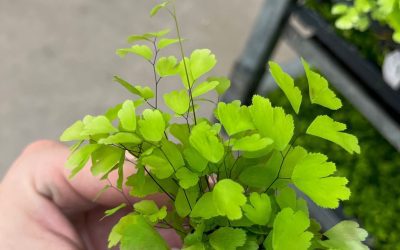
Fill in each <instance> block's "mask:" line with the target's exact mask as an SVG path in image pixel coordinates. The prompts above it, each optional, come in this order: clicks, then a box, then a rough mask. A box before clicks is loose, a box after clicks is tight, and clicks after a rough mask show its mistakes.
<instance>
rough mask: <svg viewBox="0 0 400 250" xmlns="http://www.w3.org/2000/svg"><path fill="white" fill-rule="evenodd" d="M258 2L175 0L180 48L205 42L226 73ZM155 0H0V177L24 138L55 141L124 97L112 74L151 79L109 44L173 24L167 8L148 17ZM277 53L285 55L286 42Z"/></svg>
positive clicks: (144, 66) (144, 67)
mask: <svg viewBox="0 0 400 250" xmlns="http://www.w3.org/2000/svg"><path fill="white" fill-rule="evenodd" d="M262 2H263V1H262V0H248V1H243V0H230V1H226V0H202V1H194V0H191V1H189V0H180V1H178V3H179V6H178V7H179V8H178V14H179V17H180V20H181V26H182V31H183V36H184V37H186V38H188V40H187V41H186V42H185V43H186V44H185V49H186V51H188V52H190V51H191V50H192V49H194V48H203V47H204V48H210V49H211V50H212V51H213V52H214V53H215V54H216V55H217V58H218V61H219V63H218V65H217V67H216V68H215V70H214V74H215V75H227V74H228V73H229V70H230V69H231V67H232V64H233V62H234V60H235V58H237V56H238V55H239V54H240V52H241V50H242V48H243V46H244V43H245V41H246V38H247V37H248V34H249V32H250V30H251V25H252V23H253V22H254V20H255V17H256V16H257V14H258V9H259V7H260V5H261V4H262ZM154 3H155V1H150V0H118V1H117V0H85V1H82V0H68V1H63V0H0V177H1V176H2V175H3V174H4V172H5V171H6V169H7V168H8V167H9V165H10V164H11V162H12V161H13V159H15V157H16V156H17V155H18V154H19V152H20V151H21V150H22V149H23V147H24V146H25V145H26V144H28V143H29V142H31V141H33V140H36V139H40V138H48V139H57V138H58V136H59V135H60V133H61V132H62V130H63V129H64V128H66V127H67V126H68V125H69V124H71V123H72V122H74V121H75V120H77V119H80V118H81V117H83V116H84V115H85V114H100V113H102V112H103V111H104V110H105V109H106V108H107V107H110V106H112V105H114V104H117V103H119V102H121V101H122V100H124V99H126V98H128V95H127V94H126V93H125V92H124V91H123V89H122V88H120V87H119V86H117V85H116V84H115V83H113V82H112V81H111V79H112V75H114V74H119V75H122V76H124V77H125V78H127V79H129V80H131V81H133V82H135V83H141V84H151V82H148V80H151V79H152V78H151V68H150V67H149V65H147V64H145V63H142V62H141V61H140V60H137V59H136V58H134V57H131V58H129V59H127V60H121V59H119V58H118V57H117V56H115V54H114V50H115V49H116V48H119V47H124V46H126V44H125V42H124V41H125V38H126V37H127V36H128V35H130V34H133V33H141V32H147V31H153V30H154V31H155V30H159V29H162V28H164V27H172V26H171V22H170V19H169V17H168V16H167V15H166V14H161V15H160V16H158V17H156V18H149V17H148V11H149V10H150V9H151V7H152V6H153V4H154ZM282 56H283V57H287V56H289V57H290V51H288V49H287V48H285V47H284V49H283V50H281V58H282ZM172 86H174V85H173V84H172V83H171V85H169V83H165V84H164V86H163V87H164V88H165V89H168V88H171V87H172ZM207 112H209V111H203V113H204V115H205V114H207Z"/></svg>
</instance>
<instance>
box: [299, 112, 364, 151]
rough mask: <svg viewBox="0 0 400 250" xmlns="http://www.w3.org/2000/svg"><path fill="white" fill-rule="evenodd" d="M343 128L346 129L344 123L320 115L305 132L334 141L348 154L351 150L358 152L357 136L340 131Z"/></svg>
mask: <svg viewBox="0 0 400 250" xmlns="http://www.w3.org/2000/svg"><path fill="white" fill-rule="evenodd" d="M344 130H346V124H344V123H340V122H336V121H334V120H333V119H332V118H330V117H329V116H327V115H320V116H317V117H316V118H315V119H314V121H313V122H312V123H311V124H310V126H309V127H308V128H307V131H306V133H307V134H309V135H314V136H317V137H320V138H323V139H325V140H328V141H331V142H334V143H336V144H337V145H339V146H341V147H342V148H343V149H345V150H346V151H347V152H349V153H350V154H353V152H355V153H357V154H359V153H360V151H361V150H360V146H359V145H358V139H357V137H355V136H354V135H351V134H348V133H344V132H342V131H344Z"/></svg>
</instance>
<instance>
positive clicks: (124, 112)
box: [118, 100, 136, 131]
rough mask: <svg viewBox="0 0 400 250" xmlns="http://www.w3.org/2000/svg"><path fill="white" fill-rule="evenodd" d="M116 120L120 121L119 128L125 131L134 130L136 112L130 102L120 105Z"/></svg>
mask: <svg viewBox="0 0 400 250" xmlns="http://www.w3.org/2000/svg"><path fill="white" fill-rule="evenodd" d="M118 118H119V120H120V121H121V126H122V128H123V129H125V130H126V131H135V130H136V112H135V105H134V104H133V102H132V101H131V100H126V101H125V102H124V103H123V104H122V108H121V110H120V111H119V112H118Z"/></svg>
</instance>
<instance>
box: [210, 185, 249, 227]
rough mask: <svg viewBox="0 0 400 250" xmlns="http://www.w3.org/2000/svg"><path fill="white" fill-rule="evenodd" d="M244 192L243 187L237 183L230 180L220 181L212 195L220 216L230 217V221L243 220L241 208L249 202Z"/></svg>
mask: <svg viewBox="0 0 400 250" xmlns="http://www.w3.org/2000/svg"><path fill="white" fill-rule="evenodd" d="M243 192H244V189H243V187H242V186H241V185H240V184H239V183H237V182H234V181H232V180H230V179H223V180H221V181H218V182H217V184H215V187H214V189H213V191H212V193H213V199H214V203H215V204H216V206H217V209H218V212H219V214H221V215H223V216H226V217H228V219H229V220H238V219H240V218H242V209H241V207H242V206H243V205H244V204H246V201H247V199H246V196H245V195H244V194H243Z"/></svg>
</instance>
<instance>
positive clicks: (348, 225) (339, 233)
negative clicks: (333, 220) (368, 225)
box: [319, 220, 369, 250]
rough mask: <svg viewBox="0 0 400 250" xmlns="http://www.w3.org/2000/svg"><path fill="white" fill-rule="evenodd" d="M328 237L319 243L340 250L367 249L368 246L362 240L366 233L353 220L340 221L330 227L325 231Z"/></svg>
mask: <svg viewBox="0 0 400 250" xmlns="http://www.w3.org/2000/svg"><path fill="white" fill-rule="evenodd" d="M323 235H325V236H326V237H327V238H328V239H327V240H324V241H319V243H320V244H321V245H322V246H324V247H327V248H329V249H340V250H368V249H369V247H367V246H366V245H364V244H363V243H362V242H363V241H364V240H365V239H366V238H367V236H368V233H367V231H365V230H364V229H362V228H360V227H359V225H358V223H357V222H355V221H349V220H345V221H341V222H339V223H338V224H336V225H335V226H333V227H332V228H331V229H329V230H328V231H326V232H325V233H324V234H323Z"/></svg>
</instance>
